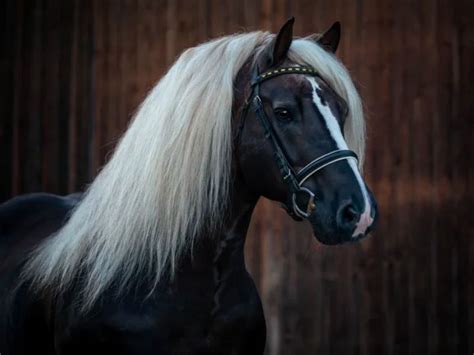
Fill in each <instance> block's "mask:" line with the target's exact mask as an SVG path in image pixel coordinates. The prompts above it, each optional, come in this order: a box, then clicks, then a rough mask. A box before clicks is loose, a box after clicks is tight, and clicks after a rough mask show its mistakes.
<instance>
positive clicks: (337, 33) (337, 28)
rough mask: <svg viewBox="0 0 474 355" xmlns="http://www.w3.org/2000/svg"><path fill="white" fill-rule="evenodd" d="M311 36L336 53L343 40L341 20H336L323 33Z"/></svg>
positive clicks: (329, 50)
mask: <svg viewBox="0 0 474 355" xmlns="http://www.w3.org/2000/svg"><path fill="white" fill-rule="evenodd" d="M309 38H310V39H312V40H313V41H315V42H316V43H317V44H319V45H320V46H321V47H323V48H324V49H326V50H327V51H328V52H331V53H336V50H337V47H338V46H339V41H340V40H341V23H340V22H339V21H338V22H334V24H333V25H332V26H331V27H329V29H328V30H327V31H326V32H324V33H323V34H314V35H312V36H309Z"/></svg>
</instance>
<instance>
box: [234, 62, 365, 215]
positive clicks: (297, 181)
mask: <svg viewBox="0 0 474 355" xmlns="http://www.w3.org/2000/svg"><path fill="white" fill-rule="evenodd" d="M285 74H305V75H311V76H319V75H318V72H317V71H316V70H315V69H313V68H311V67H302V66H298V67H284V68H278V69H274V70H270V71H267V72H264V73H262V74H258V68H257V67H255V70H254V73H253V78H252V81H251V84H250V85H251V93H250V95H249V98H248V99H247V100H246V104H245V105H244V108H243V111H242V117H241V122H240V124H241V127H240V129H239V134H238V135H239V137H238V138H240V134H241V131H242V129H243V125H244V123H245V117H246V115H247V112H248V108H249V107H250V106H252V105H253V108H254V110H255V113H256V115H257V117H258V120H259V122H260V124H261V125H262V128H263V130H264V134H265V138H266V139H268V140H269V141H270V143H271V145H272V148H273V155H274V157H275V161H276V163H277V166H278V169H279V171H280V175H281V176H282V178H283V181H285V182H286V183H287V185H288V187H289V190H290V196H289V199H288V202H287V204H283V207H284V208H285V209H286V210H287V212H288V214H289V215H290V216H292V217H293V218H294V219H296V220H302V219H304V218H308V217H309V216H310V215H311V213H312V212H313V211H314V210H315V209H316V203H315V193H314V192H313V191H311V190H310V189H308V188H306V187H304V186H303V184H304V182H305V181H306V180H307V179H309V178H310V177H311V176H312V175H314V174H315V173H316V172H318V171H319V170H321V169H323V168H325V167H326V166H328V165H331V164H333V163H335V162H338V161H340V160H347V159H355V160H356V161H358V158H357V154H356V153H355V152H353V151H352V150H345V149H338V150H334V151H332V152H329V153H326V154H324V155H322V156H320V157H317V158H316V159H314V160H312V161H311V162H309V163H308V164H307V165H305V166H304V167H303V168H302V169H300V170H299V171H298V172H297V171H296V170H295V169H294V168H293V167H292V166H291V164H290V163H289V160H288V158H287V154H286V153H285V149H284V147H283V146H282V145H281V143H280V141H279V139H278V137H277V135H276V134H275V131H274V130H273V127H272V125H271V121H270V119H269V117H268V116H267V114H266V112H265V109H264V107H263V103H262V100H261V98H260V96H259V94H260V84H261V83H262V82H264V81H266V80H269V79H272V78H274V77H276V76H279V75H285ZM301 194H306V195H307V202H306V206H305V207H303V208H301V207H300V206H299V205H298V203H297V197H298V195H301Z"/></svg>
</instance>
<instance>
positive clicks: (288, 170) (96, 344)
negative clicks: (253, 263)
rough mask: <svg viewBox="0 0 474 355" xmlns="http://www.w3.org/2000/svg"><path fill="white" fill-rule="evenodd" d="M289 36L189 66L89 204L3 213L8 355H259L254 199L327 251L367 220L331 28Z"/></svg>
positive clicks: (0, 234)
mask: <svg viewBox="0 0 474 355" xmlns="http://www.w3.org/2000/svg"><path fill="white" fill-rule="evenodd" d="M292 27H293V19H291V20H289V21H288V22H287V23H286V24H285V25H284V26H283V27H282V29H281V30H280V32H279V33H278V34H277V35H276V36H274V35H271V34H268V33H263V32H254V33H248V34H241V35H235V36H228V37H224V38H221V39H217V40H215V41H211V42H208V43H205V44H203V45H200V46H198V47H195V48H192V49H189V50H187V51H186V52H185V53H183V55H182V56H181V57H180V58H179V59H178V61H177V62H176V64H175V65H174V66H173V67H172V68H171V69H170V71H169V72H168V74H167V75H166V76H165V77H164V78H163V79H162V80H161V81H160V82H159V84H158V85H157V86H156V87H155V88H154V89H153V90H152V92H151V93H150V95H149V96H148V98H147V99H146V100H145V101H144V103H143V104H142V106H141V108H140V110H139V112H138V113H137V116H136V117H135V118H134V121H133V123H132V125H131V126H130V128H129V129H128V131H127V132H126V134H125V135H124V137H123V139H122V140H121V142H120V144H119V145H118V147H117V149H116V151H115V154H114V156H113V157H112V158H111V160H110V162H109V163H108V164H107V165H106V166H105V167H104V169H103V170H102V171H101V173H100V174H99V176H98V177H97V178H96V180H95V181H94V183H93V184H92V185H91V187H90V188H89V190H88V191H87V192H86V193H85V194H83V195H81V194H75V195H71V196H67V197H59V196H55V195H49V194H35V195H29V196H20V197H17V198H14V199H12V200H10V201H8V202H6V203H4V204H3V205H1V206H0V302H1V303H0V353H1V354H2V355H18V354H36V355H39V354H81V355H83V354H140V355H143V354H245V355H248V354H262V353H263V350H264V347H265V332H266V330H265V320H264V315H263V311H262V306H261V302H260V298H259V296H258V293H257V290H256V288H255V285H254V283H253V281H252V279H251V277H250V276H249V274H248V273H247V271H246V268H245V263H244V254H243V250H244V243H245V236H246V232H247V228H248V225H249V221H250V217H251V215H252V212H253V209H254V207H255V205H256V203H257V200H258V199H259V198H260V196H265V197H267V198H269V199H272V200H274V201H278V202H280V203H281V204H282V205H283V206H284V208H285V209H286V210H287V211H288V213H289V214H290V215H291V216H292V217H293V218H295V219H297V220H307V221H308V222H309V223H310V224H311V225H312V227H313V230H314V234H315V236H316V237H317V238H318V239H319V240H320V241H321V242H323V243H326V244H337V243H343V242H347V241H356V240H359V239H360V238H362V237H364V236H366V235H367V234H368V233H369V231H370V230H371V228H372V227H373V225H374V221H375V219H376V204H375V200H374V198H373V196H372V195H371V193H370V192H369V190H368V188H367V187H366V185H365V183H364V181H363V179H362V177H361V175H360V173H359V167H360V166H361V160H362V159H363V151H364V121H363V116H362V110H361V103H360V99H359V96H358V95H357V92H356V90H355V89H354V86H353V84H352V82H351V81H350V78H349V76H348V74H347V72H346V71H345V69H344V68H343V66H342V65H341V64H340V63H339V62H338V61H337V59H336V58H335V57H334V56H333V53H334V52H335V50H336V48H337V45H338V42H339V33H340V28H339V24H335V25H333V26H332V27H331V28H330V29H329V30H328V31H327V32H326V33H324V34H323V35H319V36H310V37H308V38H301V39H293V35H292ZM358 160H359V162H358Z"/></svg>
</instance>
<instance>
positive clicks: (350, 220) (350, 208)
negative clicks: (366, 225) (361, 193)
mask: <svg viewBox="0 0 474 355" xmlns="http://www.w3.org/2000/svg"><path fill="white" fill-rule="evenodd" d="M359 219H360V212H358V211H357V208H356V207H355V206H354V205H353V204H352V203H351V202H349V203H347V204H344V205H343V206H341V208H339V211H338V216H337V222H338V225H339V228H341V229H344V230H347V231H351V230H352V229H353V228H354V227H355V225H356V224H357V222H358V221H359Z"/></svg>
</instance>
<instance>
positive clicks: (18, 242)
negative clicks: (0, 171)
mask: <svg viewBox="0 0 474 355" xmlns="http://www.w3.org/2000/svg"><path fill="white" fill-rule="evenodd" d="M80 198H81V194H73V195H68V196H58V195H53V194H47V193H34V194H28V195H21V196H17V197H14V198H12V199H10V200H8V201H6V202H4V203H2V204H1V205H0V261H1V262H0V270H1V269H2V264H3V266H5V263H7V261H8V259H9V258H15V259H17V257H19V256H20V255H23V254H24V253H25V252H28V251H31V249H32V248H34V247H35V246H36V245H37V244H38V243H39V242H40V241H41V240H43V239H44V238H46V237H48V236H49V235H51V234H52V233H54V232H56V231H57V230H58V229H59V228H61V226H62V225H63V224H64V222H65V221H66V220H67V217H68V216H69V213H70V212H71V210H72V209H73V208H74V206H75V205H76V204H77V203H78V202H79V201H80Z"/></svg>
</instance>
